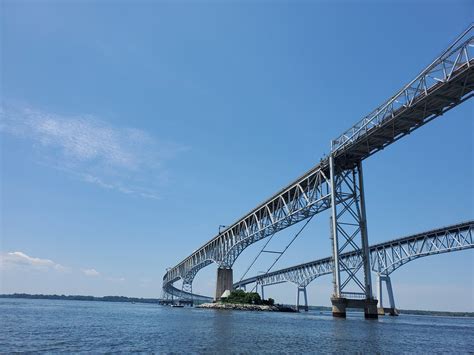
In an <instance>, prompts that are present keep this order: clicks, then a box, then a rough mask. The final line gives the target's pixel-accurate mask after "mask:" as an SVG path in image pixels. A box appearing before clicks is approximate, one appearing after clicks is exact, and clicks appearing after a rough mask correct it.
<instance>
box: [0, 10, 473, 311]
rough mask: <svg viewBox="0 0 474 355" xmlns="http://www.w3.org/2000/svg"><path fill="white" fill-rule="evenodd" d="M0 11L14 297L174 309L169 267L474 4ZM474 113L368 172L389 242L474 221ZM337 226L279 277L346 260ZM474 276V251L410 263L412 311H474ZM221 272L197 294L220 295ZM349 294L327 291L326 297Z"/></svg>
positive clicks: (449, 119)
mask: <svg viewBox="0 0 474 355" xmlns="http://www.w3.org/2000/svg"><path fill="white" fill-rule="evenodd" d="M0 6H1V8H0V9H1V15H0V16H1V34H0V35H1V99H2V103H1V104H2V111H1V121H0V122H1V123H0V124H1V126H0V129H1V132H0V137H1V159H2V160H1V171H2V175H1V179H2V180H1V187H2V190H1V255H2V266H1V267H2V270H1V284H0V292H2V293H10V292H30V293H65V294H93V295H108V294H119V295H127V296H138V297H157V296H159V295H160V289H161V278H162V276H163V273H164V270H165V268H166V267H168V266H172V265H174V264H176V263H177V262H179V261H181V259H183V258H184V257H185V256H187V255H188V254H189V253H190V252H191V251H193V250H194V249H196V248H197V247H199V246H200V245H201V244H203V243H204V242H205V241H207V240H209V239H210V238H211V237H212V236H214V235H215V234H216V232H217V228H218V226H219V225H220V224H230V223H232V222H234V221H235V219H236V218H238V217H239V216H241V215H243V214H244V213H246V212H247V211H249V210H250V209H251V208H253V207H254V206H255V205H256V204H257V203H259V202H261V201H263V200H264V199H265V198H267V197H268V196H270V195H271V194H273V193H274V192H276V191H277V190H278V189H280V188H281V187H282V186H284V185H285V184H287V183H288V182H290V181H291V180H293V179H294V178H296V177H297V176H299V175H300V174H302V173H303V172H304V171H306V170H307V169H309V168H311V167H312V166H313V165H314V164H315V163H316V162H317V161H319V159H320V158H321V157H322V156H323V155H324V154H327V153H328V152H329V147H330V144H329V143H330V140H331V139H333V138H335V137H336V136H338V135H339V134H340V133H341V132H342V131H344V130H345V129H347V128H349V127H350V126H351V125H352V124H353V123H355V122H356V121H357V120H359V119H360V118H361V117H363V116H364V115H365V114H367V113H369V112H370V111H371V110H372V109H374V108H375V107H376V106H377V105H379V104H380V103H382V102H383V101H384V100H385V99H387V98H388V97H390V96H391V95H392V94H394V93H395V92H396V91H397V90H398V89H400V88H401V87H402V86H403V85H404V84H406V83H407V82H408V81H409V80H411V79H412V78H413V77H414V76H415V75H416V74H417V73H418V72H419V71H420V70H421V69H423V68H424V67H425V66H426V65H427V64H429V63H430V62H431V60H433V59H434V57H435V56H436V55H438V54H439V53H440V52H441V51H442V50H443V49H444V48H445V47H446V46H447V45H448V44H449V43H450V42H451V41H452V40H453V39H454V38H455V37H456V36H457V35H458V34H459V33H461V32H462V31H463V30H464V29H465V28H466V27H467V25H468V24H469V23H470V21H471V20H472V15H473V8H472V4H469V2H468V1H449V2H448V1H445V2H443V1H437V2H427V1H412V2H408V1H406V2H401V3H398V4H396V3H395V2H388V1H384V2H366V3H358V4H355V3H353V2H350V1H347V2H329V1H327V2H326V1H305V2H291V3H290V2H283V1H281V2H269V1H262V2H255V3H250V2H246V1H242V2H238V1H233V2H230V1H224V2H197V1H191V2H174V3H173V2H158V1H156V2H151V1H150V2H140V1H138V2H131V1H129V2H126V1H121V2H102V3H100V4H99V3H95V4H94V3H93V2H86V1H84V2H68V3H67V4H66V3H60V2H49V1H41V2H32V1H31V2H25V1H15V2H13V1H3V2H2V3H1V5H0ZM472 110H473V106H472V100H471V101H470V102H467V103H464V104H463V105H461V106H459V107H457V108H455V109H454V110H452V111H450V112H449V113H447V114H446V115H444V116H443V117H441V118H438V119H436V120H435V121H433V122H432V123H430V124H428V125H427V126H425V127H423V128H421V129H419V130H418V131H416V132H415V133H414V134H412V135H410V136H409V137H406V138H404V139H403V140H401V141H399V142H397V143H396V144H394V145H392V146H390V148H388V149H386V150H384V151H382V152H380V153H378V154H376V155H375V156H373V157H371V158H370V159H368V160H367V161H365V163H364V164H365V167H364V169H365V170H364V173H365V184H366V199H367V214H368V228H369V239H370V243H371V244H373V243H376V242H380V241H384V240H387V239H391V238H397V237H401V236H404V235H409V234H412V233H416V232H420V231H424V230H427V229H430V228H436V227H439V226H443V225H448V224H452V223H456V222H459V221H463V220H468V219H472V218H473V216H474V213H473V212H474V210H473V209H474V207H473V201H474V191H473V183H472V181H474V176H473V175H474V174H473V161H474V159H473V155H474V153H473V134H474V133H473V132H474V129H473V122H472V117H473V115H472V113H473V112H472ZM328 225H329V223H328V215H327V214H321V215H319V216H317V217H316V218H314V219H313V221H312V222H311V223H310V225H309V227H308V228H307V229H306V230H305V231H304V233H303V234H302V235H301V237H300V238H299V239H298V240H297V241H296V242H295V244H294V245H293V246H292V248H291V249H290V250H289V252H288V253H287V254H286V255H285V256H284V257H283V258H282V260H281V261H280V263H279V264H278V265H277V267H283V266H289V265H292V264H295V263H299V262H304V261H309V260H313V259H316V258H319V257H325V256H327V255H329V254H330V244H329V240H328V237H329V230H328V229H329V228H328ZM296 228H297V227H296ZM294 233H295V228H290V229H288V230H285V231H283V232H281V233H280V234H279V235H278V236H277V237H275V238H274V239H275V242H274V243H273V242H272V246H273V247H274V248H278V247H283V246H284V245H285V244H286V242H287V241H288V240H290V239H291V237H292V236H293V234H294ZM258 250H259V246H258V245H254V246H252V247H250V248H248V249H247V250H246V251H245V252H244V254H243V255H242V256H241V258H239V259H238V260H237V263H236V265H235V268H234V270H235V272H234V277H235V278H240V275H241V273H242V272H243V270H245V268H246V267H247V266H248V264H249V262H250V260H251V258H253V256H254V255H255V254H256V253H257V252H258ZM270 261H271V260H269V259H262V260H261V261H260V264H259V265H257V266H256V267H255V269H254V270H253V273H256V272H257V271H259V270H262V269H264V268H265V266H266V265H268V264H269V263H270ZM473 266H474V265H473V255H472V251H471V250H468V251H464V252H458V253H452V254H446V255H440V256H436V257H431V258H425V259H420V260H418V261H415V262H412V263H410V264H408V265H406V266H404V267H403V268H401V269H400V270H398V271H397V272H395V273H394V274H393V277H392V280H393V286H394V292H395V297H396V299H397V303H398V304H397V305H398V306H399V307H401V308H418V309H447V310H469V311H474V295H473V292H474V276H473V269H474V268H473ZM215 272H216V270H215V266H214V265H213V266H210V267H208V268H206V269H204V270H202V271H201V272H200V273H199V274H198V276H197V278H196V280H195V284H194V289H195V291H198V292H203V293H207V294H212V292H213V287H214V282H215ZM330 293H331V279H330V277H327V278H321V280H317V281H316V282H314V283H313V284H312V285H311V286H310V287H309V300H310V302H311V303H312V304H325V305H327V304H329V296H330ZM266 296H270V297H274V298H276V299H277V301H279V302H293V300H294V298H295V296H296V290H295V287H294V286H292V285H279V286H275V287H272V288H268V290H267V291H266ZM421 300H423V301H421ZM453 300H455V302H454V301H453Z"/></svg>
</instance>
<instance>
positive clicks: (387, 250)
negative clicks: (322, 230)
mask: <svg viewBox="0 0 474 355" xmlns="http://www.w3.org/2000/svg"><path fill="white" fill-rule="evenodd" d="M470 248H474V220H473V221H468V222H464V223H458V224H455V225H451V226H447V227H443V228H438V229H434V230H430V231H427V232H423V233H418V234H415V235H411V236H408V237H404V238H399V239H394V240H389V241H387V242H383V243H379V244H376V245H372V246H371V247H370V248H369V253H370V263H371V268H372V271H373V272H375V273H376V274H377V286H378V287H377V291H378V292H377V296H378V297H377V299H378V301H379V304H378V312H379V314H383V313H384V311H388V312H390V314H392V315H393V314H395V300H394V297H393V291H392V283H391V280H390V274H391V273H392V272H394V271H395V270H397V269H398V268H399V267H401V266H403V265H405V264H407V263H408V262H410V261H413V260H416V259H419V258H422V257H426V256H431V255H438V254H443V253H449V252H454V251H460V250H465V249H470ZM340 258H341V260H344V263H345V264H346V265H350V266H351V267H352V269H356V268H357V267H359V266H360V265H361V263H362V255H361V254H360V253H345V254H342V255H340ZM333 271H334V263H333V258H332V257H327V258H323V259H319V260H315V261H311V262H308V263H304V264H299V265H295V266H291V267H287V268H284V269H281V270H277V271H273V272H269V273H267V274H264V275H257V276H254V277H249V278H247V279H245V280H241V281H239V282H236V283H234V285H233V287H234V288H241V289H245V288H246V286H248V285H251V284H255V287H256V286H260V288H261V294H262V297H264V287H265V286H270V285H276V284H280V283H283V282H291V283H293V284H295V285H296V286H297V297H296V308H297V309H299V308H300V302H299V301H300V294H301V293H303V296H304V302H305V303H304V308H305V310H308V299H307V294H306V286H308V285H309V284H310V283H311V282H312V281H313V280H315V279H317V278H318V277H320V276H324V275H328V274H332V273H333ZM383 282H385V285H386V288H387V293H388V296H389V301H390V308H388V310H387V309H384V307H383V302H382V283H383Z"/></svg>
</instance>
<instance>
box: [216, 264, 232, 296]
mask: <svg viewBox="0 0 474 355" xmlns="http://www.w3.org/2000/svg"><path fill="white" fill-rule="evenodd" d="M233 278H234V273H233V271H232V269H224V268H217V283H216V298H215V299H216V301H218V300H220V299H221V296H222V294H223V293H224V292H225V291H226V290H229V291H232V285H233V283H234V280H233Z"/></svg>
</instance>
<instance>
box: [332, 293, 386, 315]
mask: <svg viewBox="0 0 474 355" xmlns="http://www.w3.org/2000/svg"><path fill="white" fill-rule="evenodd" d="M331 303H332V315H333V317H340V318H345V317H346V311H347V308H360V309H363V310H364V316H365V318H367V319H377V318H378V313H377V300H375V299H362V300H353V299H349V298H342V297H332V298H331Z"/></svg>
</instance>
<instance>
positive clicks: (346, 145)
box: [163, 25, 474, 318]
mask: <svg viewBox="0 0 474 355" xmlns="http://www.w3.org/2000/svg"><path fill="white" fill-rule="evenodd" d="M473 34H474V26H473V25H471V26H469V28H468V29H466V31H464V32H463V33H462V34H461V35H460V36H459V37H458V38H457V39H456V40H455V41H453V43H452V44H451V45H449V46H448V48H446V49H445V50H444V51H443V52H442V54H441V55H439V56H438V57H437V58H436V59H435V60H434V61H433V62H431V64H429V65H428V66H427V67H426V68H425V69H424V70H423V71H422V72H421V73H420V74H419V75H417V76H416V77H415V78H414V79H413V80H411V81H410V82H409V83H408V84H406V85H405V86H404V87H403V88H402V89H401V90H399V91H398V92H397V93H396V94H395V95H393V96H392V97H391V98H390V99H388V100H387V101H386V102H384V103H383V104H382V105H380V106H378V107H377V108H376V109H375V110H373V111H372V112H371V113H370V114H368V115H367V116H365V117H364V118H362V119H361V120H360V121H359V122H357V123H356V124H355V125H354V126H353V127H351V128H350V129H348V130H347V131H345V132H344V133H342V134H341V135H340V136H339V137H337V138H336V139H334V140H332V142H331V150H330V154H329V156H328V157H325V158H323V159H321V161H320V162H319V163H318V164H317V165H316V166H315V167H314V168H312V169H311V170H309V171H308V172H306V173H305V174H303V175H302V176H301V177H299V178H298V179H296V180H295V181H293V182H292V183H290V184H289V185H287V186H286V187H284V188H283V189H281V190H280V191H278V192H277V193H276V194H274V195H273V196H272V197H270V198H269V199H267V200H266V201H264V202H263V203H261V204H260V205H258V206H257V207H256V208H254V209H253V210H251V211H250V212H249V213H247V214H246V215H244V216H243V217H241V218H239V219H238V220H236V221H235V222H234V223H233V224H232V225H231V226H229V227H227V228H226V229H225V230H223V231H222V232H219V233H218V235H216V236H215V237H213V238H212V239H211V240H209V241H208V242H207V243H205V244H204V245H202V246H201V247H199V248H198V249H196V250H195V251H194V252H193V253H191V255H189V256H188V257H186V258H185V259H184V260H183V261H181V262H180V263H179V264H177V265H176V266H174V267H171V268H169V269H167V271H166V273H165V275H164V277H163V293H164V294H165V295H172V296H173V297H180V298H189V297H193V298H196V297H204V296H199V295H195V294H193V293H192V283H193V280H194V277H195V276H196V274H197V273H198V272H199V270H201V269H202V268H204V267H206V266H208V265H210V264H212V263H216V264H217V265H218V269H217V283H216V293H215V298H216V299H219V298H220V296H221V295H222V294H223V292H224V291H225V290H230V289H232V286H233V271H232V266H233V264H234V262H235V260H236V259H237V258H238V257H239V255H240V254H241V253H242V251H243V250H245V249H246V248H247V247H249V246H250V245H252V244H253V243H255V242H257V241H259V240H261V239H263V238H266V237H269V236H273V235H274V234H275V233H277V232H279V231H281V230H283V229H285V228H287V227H289V226H292V225H294V224H296V223H298V222H301V221H303V220H305V219H308V218H311V217H313V216H315V215H317V214H319V213H321V212H323V211H326V210H330V213H331V217H330V219H331V240H332V242H331V243H332V249H333V252H332V259H333V264H334V266H333V271H332V272H333V276H334V292H333V295H332V297H331V301H332V304H333V315H334V316H341V317H345V315H346V307H356V308H363V309H364V313H365V316H366V317H367V318H375V317H377V299H376V298H375V297H374V296H373V294H372V279H371V267H370V263H371V260H370V254H369V243H368V235H367V220H366V212H365V197H364V184H363V180H364V179H363V171H362V162H363V161H364V160H365V159H366V158H368V157H370V156H371V155H373V154H375V153H377V152H379V151H381V150H383V149H385V148H386V147H387V146H389V145H390V144H392V143H394V142H396V141H398V140H400V139H401V138H403V137H404V136H406V135H408V134H410V133H411V132H413V131H414V130H416V129H418V128H420V127H421V126H423V125H425V124H426V123H428V122H430V121H431V120H433V119H435V118H437V117H439V116H441V115H443V114H445V113H446V112H447V111H449V110H450V109H452V108H453V107H456V106H457V105H460V104H461V103H463V102H465V101H466V100H468V99H469V98H471V97H472V95H473V93H472V91H473V88H474V71H473V65H474V59H473V58H474V55H473V51H474V49H473V48H474V37H473ZM346 253H355V254H358V255H360V258H361V259H360V260H361V261H362V262H361V264H360V265H358V267H357V268H355V269H354V268H353V267H352V265H351V264H347V259H344V258H342V255H344V254H346ZM178 280H182V286H181V289H179V288H177V287H175V286H174V283H175V282H177V281H178Z"/></svg>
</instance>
